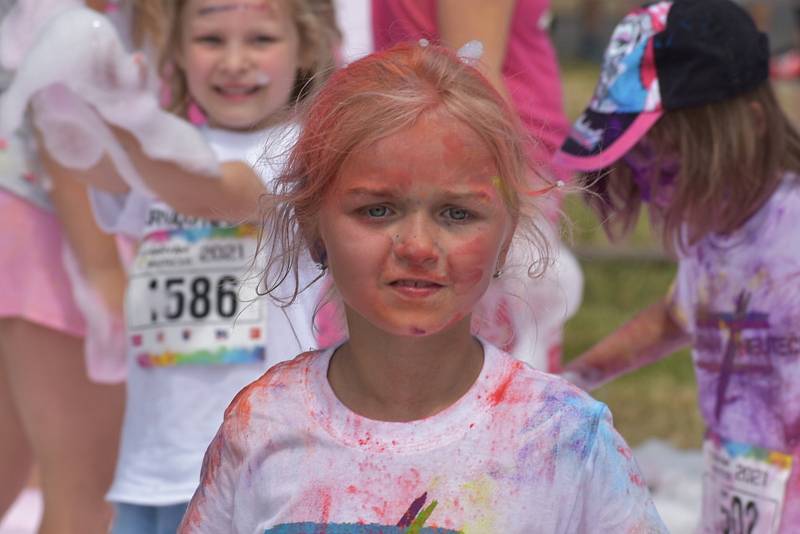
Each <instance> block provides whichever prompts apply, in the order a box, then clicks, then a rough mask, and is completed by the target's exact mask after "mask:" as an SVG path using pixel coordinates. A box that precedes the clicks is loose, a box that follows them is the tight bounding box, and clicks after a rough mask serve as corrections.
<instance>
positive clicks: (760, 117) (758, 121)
mask: <svg viewBox="0 0 800 534" xmlns="http://www.w3.org/2000/svg"><path fill="white" fill-rule="evenodd" d="M749 105H750V113H751V114H752V116H753V124H754V125H755V127H756V135H757V136H758V137H763V136H764V135H766V133H767V115H766V113H764V107H763V106H762V105H761V103H760V102H756V101H752V102H750V103H749Z"/></svg>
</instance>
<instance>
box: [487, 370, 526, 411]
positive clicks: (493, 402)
mask: <svg viewBox="0 0 800 534" xmlns="http://www.w3.org/2000/svg"><path fill="white" fill-rule="evenodd" d="M523 365H524V364H523V363H522V362H519V361H517V362H514V363H513V365H512V367H511V369H510V370H509V372H508V374H507V375H506V376H505V377H504V378H503V381H502V382H501V383H500V385H499V386H497V389H495V390H494V391H493V392H492V393H490V394H489V405H490V406H497V405H498V404H500V403H502V402H503V401H505V400H506V395H507V394H508V388H509V386H510V385H511V381H512V380H513V379H514V376H515V375H516V374H517V372H519V370H520V369H521V368H522V366H523Z"/></svg>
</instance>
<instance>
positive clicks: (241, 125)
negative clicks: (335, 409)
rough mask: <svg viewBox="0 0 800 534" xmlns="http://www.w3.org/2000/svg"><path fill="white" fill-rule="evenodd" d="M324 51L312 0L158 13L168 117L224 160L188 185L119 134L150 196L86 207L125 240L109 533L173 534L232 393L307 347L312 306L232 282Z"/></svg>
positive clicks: (248, 0)
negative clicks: (195, 125)
mask: <svg viewBox="0 0 800 534" xmlns="http://www.w3.org/2000/svg"><path fill="white" fill-rule="evenodd" d="M337 40H338V31H337V29H336V26H335V22H334V17H333V10H332V6H331V3H330V2H329V1H326V0H287V1H277V0H184V1H177V2H174V3H171V4H170V16H169V32H168V38H167V40H166V49H165V53H164V60H163V64H169V65H171V66H172V74H171V77H168V78H167V81H168V82H170V84H171V97H172V102H173V108H174V109H175V111H177V112H179V113H181V114H188V111H189V110H190V109H194V110H195V113H201V114H202V116H203V118H204V121H205V123H206V124H205V125H204V126H202V127H201V133H202V135H203V137H204V138H205V140H206V141H207V142H208V144H209V145H210V146H211V148H212V149H213V151H214V152H215V154H216V155H217V157H218V158H219V160H221V161H223V162H227V163H223V173H222V177H221V178H220V179H217V180H215V179H212V178H209V177H204V176H196V175H194V174H192V173H190V172H186V171H183V170H181V169H180V168H179V167H178V166H177V165H174V164H170V163H167V162H163V161H155V160H151V159H148V158H147V157H146V156H145V155H144V154H143V152H142V151H141V148H140V147H139V146H138V144H137V142H136V141H135V139H132V138H131V136H129V135H127V134H125V132H122V131H118V132H117V133H118V134H119V135H120V138H121V139H122V140H123V141H124V142H126V143H127V144H128V148H129V150H130V153H131V155H132V156H133V160H134V162H135V163H136V165H137V168H138V171H139V174H140V175H141V176H142V177H143V179H144V180H145V181H146V182H148V183H150V184H151V185H152V188H153V190H155V191H156V193H157V194H158V195H159V198H158V199H157V200H156V199H152V198H150V197H146V196H144V195H142V194H140V193H138V192H137V191H135V190H134V191H132V192H130V193H129V194H128V196H127V198H126V199H125V202H124V203H123V204H121V206H122V210H121V211H115V210H114V206H115V204H114V202H113V199H111V200H112V201H109V199H108V198H106V201H103V200H102V195H100V197H99V198H98V199H96V200H97V201H96V202H95V208H96V213H97V215H98V217H99V219H100V220H101V221H103V222H104V223H105V224H107V225H108V224H110V225H112V226H115V227H116V228H117V229H120V230H125V231H127V232H129V233H132V234H134V235H136V236H138V237H139V238H140V245H139V249H138V253H137V255H136V258H135V260H134V262H133V266H132V268H131V272H130V279H129V282H128V292H127V298H126V315H127V317H126V319H127V327H128V336H129V338H128V344H129V346H128V355H129V366H130V369H129V376H128V397H127V398H128V402H127V407H126V413H125V420H124V424H123V433H122V436H123V437H122V447H121V450H120V459H119V462H118V464H117V470H116V475H115V477H114V483H113V485H112V487H111V490H110V492H109V494H108V498H109V499H110V500H111V501H112V502H113V503H114V505H115V508H116V512H117V515H116V518H115V521H114V526H113V529H112V532H114V533H115V534H125V533H141V532H156V533H162V532H163V533H168V532H175V530H176V528H177V525H178V522H179V521H180V519H181V517H182V515H183V512H184V510H185V508H186V504H187V503H188V501H189V499H190V497H191V494H192V492H193V491H194V488H195V487H196V486H197V481H198V478H199V473H200V465H201V462H202V455H203V451H204V450H205V448H206V447H207V445H208V443H209V441H210V440H211V439H212V437H213V434H214V430H215V429H216V428H217V427H218V426H219V422H220V420H221V417H222V413H223V411H224V408H225V406H226V405H227V404H228V403H229V402H230V399H231V398H232V397H233V395H234V394H235V393H236V391H238V390H239V389H240V388H241V387H242V386H243V385H245V384H246V383H248V382H249V381H251V380H253V378H254V377H256V376H258V374H260V373H261V372H263V371H264V370H265V369H266V368H268V367H269V366H270V365H272V364H273V363H276V362H278V361H280V360H281V359H283V358H285V357H286V356H285V355H286V354H287V353H290V352H296V351H299V350H306V349H308V348H310V347H314V346H316V341H315V339H314V334H313V329H312V316H313V313H314V308H315V305H316V304H317V299H316V297H315V296H314V295H312V294H311V293H309V298H308V299H307V300H304V301H302V302H299V303H298V304H297V305H295V306H293V307H291V308H282V307H280V306H269V305H265V304H266V301H259V302H252V300H253V298H254V297H255V288H254V285H255V284H248V283H246V280H245V278H244V277H245V275H246V271H247V270H248V268H249V267H250V266H251V263H252V261H253V257H254V256H255V251H256V237H257V235H258V232H259V230H258V227H257V226H256V225H254V224H253V221H255V219H256V216H255V214H256V213H257V206H258V200H259V198H260V197H261V195H263V194H264V193H265V192H266V191H267V190H268V187H269V183H270V182H271V180H272V178H273V176H274V175H275V173H276V172H277V169H278V168H279V166H280V162H279V161H277V159H276V158H278V157H279V156H280V155H281V154H282V153H283V151H284V149H285V147H286V146H287V145H288V144H289V143H291V142H292V140H293V139H294V136H295V135H296V128H295V127H294V126H293V125H292V124H291V120H292V107H293V105H294V104H295V102H298V101H302V100H303V99H304V98H306V97H307V95H309V94H311V93H312V92H313V90H314V89H315V87H316V86H317V85H318V84H321V83H322V82H323V81H324V80H325V78H326V77H327V75H328V74H329V73H330V71H331V70H332V69H333V67H334V59H333V58H334V51H335V46H336V42H337ZM265 147H267V154H266V155H265V154H264V148H265ZM253 168H255V169H257V170H258V171H259V173H258V174H256V173H255V172H254V171H253ZM112 170H113V169H112ZM93 172H96V169H95V170H94V171H93ZM111 175H112V176H111V179H110V180H109V181H108V182H109V183H110V182H113V181H114V177H113V172H112V173H111ZM116 183H117V184H122V182H121V180H120V179H119V178H118V177H117V178H116ZM222 221H232V222H231V223H227V222H222ZM237 223H238V224H237ZM309 276H311V275H309Z"/></svg>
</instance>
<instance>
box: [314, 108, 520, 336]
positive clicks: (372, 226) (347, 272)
mask: <svg viewBox="0 0 800 534" xmlns="http://www.w3.org/2000/svg"><path fill="white" fill-rule="evenodd" d="M318 223H319V233H320V236H321V239H322V245H323V246H324V248H325V252H326V254H327V261H328V266H329V268H330V271H331V274H332V275H333V277H334V280H335V282H336V287H337V289H338V290H339V292H340V294H341V296H342V298H343V300H344V302H345V304H346V306H347V308H348V314H350V313H357V314H359V315H360V316H361V317H363V318H364V319H366V321H368V322H369V323H371V324H372V325H373V326H375V327H377V328H379V329H381V330H383V331H385V332H388V333H390V334H393V335H403V336H424V335H429V334H434V333H438V332H442V331H444V330H446V329H447V328H448V327H450V326H453V325H455V324H456V323H459V322H461V321H469V317H470V314H471V312H472V308H473V307H474V306H475V304H476V303H477V302H478V300H479V299H480V298H481V296H482V295H483V293H484V292H485V291H486V289H487V287H488V285H489V283H490V281H491V279H492V275H493V274H494V272H495V271H496V270H497V269H498V267H499V266H500V264H501V263H502V259H503V258H502V256H503V254H504V252H505V249H507V247H508V244H509V242H510V239H511V235H512V233H513V226H514V225H513V223H512V220H511V216H510V215H509V213H508V210H507V208H506V206H505V203H504V201H503V199H502V194H501V191H500V190H499V189H498V179H497V169H496V168H495V164H494V161H493V159H492V157H491V154H490V153H489V151H488V150H487V148H486V147H485V145H484V144H483V142H482V141H481V140H480V139H479V138H478V136H477V135H476V134H475V133H474V132H473V131H472V130H471V129H470V128H468V127H466V126H465V125H463V124H461V123H459V122H457V121H454V120H453V119H450V118H448V117H440V116H436V115H434V116H429V117H423V119H421V120H420V121H418V122H417V123H416V124H415V125H413V126H412V127H410V128H408V129H405V130H402V131H400V132H399V133H396V134H393V135H390V136H388V137H386V138H384V139H381V140H380V141H378V142H377V143H375V144H374V145H371V146H368V147H362V148H360V149H358V148H357V149H356V150H355V151H354V152H353V154H352V155H351V156H350V157H349V158H348V160H347V161H346V162H345V164H344V166H343V167H342V169H341V171H340V173H339V175H338V176H337V179H336V182H335V185H334V187H333V190H332V191H331V192H329V193H328V194H327V197H326V198H325V200H324V202H323V205H322V208H321V210H320V214H319V219H318Z"/></svg>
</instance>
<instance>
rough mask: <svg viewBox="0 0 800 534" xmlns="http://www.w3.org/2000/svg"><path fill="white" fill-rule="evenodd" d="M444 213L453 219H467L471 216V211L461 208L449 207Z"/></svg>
mask: <svg viewBox="0 0 800 534" xmlns="http://www.w3.org/2000/svg"><path fill="white" fill-rule="evenodd" d="M444 213H445V216H446V217H447V218H448V219H451V220H453V221H466V220H467V219H469V218H470V213H469V212H468V211H467V210H465V209H461V208H447V209H446V210H445V211H444Z"/></svg>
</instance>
